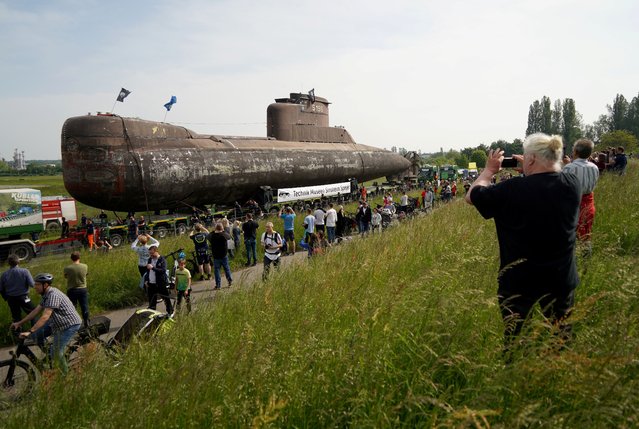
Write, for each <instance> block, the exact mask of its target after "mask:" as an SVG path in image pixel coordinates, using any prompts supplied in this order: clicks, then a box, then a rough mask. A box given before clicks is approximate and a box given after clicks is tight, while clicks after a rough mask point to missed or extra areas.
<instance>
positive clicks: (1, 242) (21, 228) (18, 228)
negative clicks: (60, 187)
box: [0, 188, 44, 261]
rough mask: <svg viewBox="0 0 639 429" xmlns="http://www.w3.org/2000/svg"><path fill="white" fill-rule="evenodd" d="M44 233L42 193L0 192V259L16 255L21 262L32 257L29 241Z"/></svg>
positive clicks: (27, 190)
mask: <svg viewBox="0 0 639 429" xmlns="http://www.w3.org/2000/svg"><path fill="white" fill-rule="evenodd" d="M43 230H44V226H43V225H42V194H41V193H40V191H39V190H37V189H29V188H16V189H0V259H2V260H5V259H6V258H7V257H8V256H9V255H16V256H18V258H19V259H20V260H22V261H24V260H29V259H31V258H32V257H33V256H35V254H36V244H35V241H34V240H30V239H28V238H22V237H23V234H31V237H32V238H36V236H37V235H38V234H39V233H40V232H42V231H43Z"/></svg>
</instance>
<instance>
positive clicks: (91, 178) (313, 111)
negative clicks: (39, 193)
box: [62, 94, 411, 211]
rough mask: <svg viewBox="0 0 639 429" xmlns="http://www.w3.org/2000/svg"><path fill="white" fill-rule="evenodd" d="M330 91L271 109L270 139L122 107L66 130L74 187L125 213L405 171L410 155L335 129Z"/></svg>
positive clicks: (83, 197) (67, 170)
mask: <svg viewBox="0 0 639 429" xmlns="http://www.w3.org/2000/svg"><path fill="white" fill-rule="evenodd" d="M329 104H330V103H329V102H328V101H327V100H326V99H324V98H321V97H314V96H312V95H306V94H290V96H289V97H287V98H281V99H276V100H275V103H273V104H271V105H269V106H268V108H267V137H263V138H260V137H238V136H221V135H201V134H197V133H195V132H193V131H191V130H189V129H187V128H184V127H181V126H176V125H171V124H168V123H163V122H152V121H146V120H141V119H134V118H125V117H120V116H116V115H112V114H104V115H102V114H98V115H86V116H78V117H73V118H69V119H67V120H66V121H65V123H64V125H63V127H62V168H63V177H64V185H65V187H66V189H67V191H68V192H69V193H70V194H71V196H73V197H74V198H75V199H77V200H78V201H80V202H82V203H84V204H87V205H89V206H92V207H96V208H100V209H104V210H117V211H144V210H162V209H171V208H185V207H187V206H189V207H193V206H196V207H201V206H203V205H205V204H232V203H233V202H235V201H239V202H244V201H246V200H247V199H249V198H253V196H254V195H255V194H256V192H257V191H259V189H260V188H261V187H263V186H270V187H271V188H273V189H279V188H284V187H287V188H290V187H298V186H312V185H320V184H327V183H334V182H341V181H345V180H348V179H350V178H356V179H357V180H358V181H360V182H362V181H366V180H371V179H376V178H379V177H383V176H390V175H396V174H400V173H402V172H403V171H405V170H407V169H408V168H409V167H410V164H411V163H410V162H409V161H408V160H407V159H405V158H404V157H403V156H401V155H399V154H396V153H393V152H389V151H387V150H383V149H379V148H375V147H372V146H366V145H363V144H357V143H355V141H354V140H353V139H352V137H351V136H350V134H349V133H348V132H347V131H346V130H345V129H344V128H341V127H329V126H328V105H329Z"/></svg>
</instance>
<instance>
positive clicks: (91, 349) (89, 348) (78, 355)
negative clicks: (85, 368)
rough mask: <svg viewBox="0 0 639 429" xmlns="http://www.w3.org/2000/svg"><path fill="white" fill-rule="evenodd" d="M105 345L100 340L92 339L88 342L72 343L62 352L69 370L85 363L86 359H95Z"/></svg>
mask: <svg viewBox="0 0 639 429" xmlns="http://www.w3.org/2000/svg"><path fill="white" fill-rule="evenodd" d="M105 347H106V343H105V342H104V341H102V340H101V339H100V338H92V339H91V340H90V341H77V340H76V341H72V342H71V343H70V344H69V345H68V346H67V349H66V350H65V352H64V358H65V359H66V360H67V364H68V365H69V368H76V367H78V366H79V365H80V364H83V363H86V361H87V359H88V360H91V359H93V358H95V357H96V356H97V355H98V354H99V353H100V352H101V349H102V348H105Z"/></svg>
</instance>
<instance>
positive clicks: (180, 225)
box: [175, 223, 186, 235]
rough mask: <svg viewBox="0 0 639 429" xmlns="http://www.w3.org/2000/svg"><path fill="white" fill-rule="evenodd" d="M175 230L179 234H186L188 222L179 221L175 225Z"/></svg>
mask: <svg viewBox="0 0 639 429" xmlns="http://www.w3.org/2000/svg"><path fill="white" fill-rule="evenodd" d="M175 232H176V233H177V235H184V234H186V224H185V223H178V224H177V225H175Z"/></svg>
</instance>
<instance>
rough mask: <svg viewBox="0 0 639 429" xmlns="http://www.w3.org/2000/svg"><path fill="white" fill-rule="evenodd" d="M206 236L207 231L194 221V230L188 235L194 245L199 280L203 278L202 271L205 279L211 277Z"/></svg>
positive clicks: (207, 234)
mask: <svg viewBox="0 0 639 429" xmlns="http://www.w3.org/2000/svg"><path fill="white" fill-rule="evenodd" d="M208 236H209V231H208V230H207V229H206V228H205V227H204V226H203V225H202V224H200V223H196V224H195V230H194V231H191V233H190V234H189V237H190V238H191V240H193V244H194V245H195V255H196V258H197V265H198V269H199V272H200V280H204V278H205V277H204V273H206V279H207V280H210V279H211V255H210V254H209V243H208V241H207V238H208Z"/></svg>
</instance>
